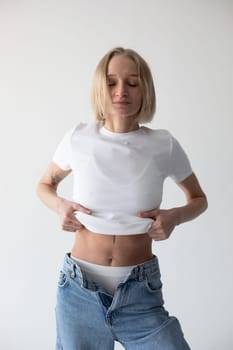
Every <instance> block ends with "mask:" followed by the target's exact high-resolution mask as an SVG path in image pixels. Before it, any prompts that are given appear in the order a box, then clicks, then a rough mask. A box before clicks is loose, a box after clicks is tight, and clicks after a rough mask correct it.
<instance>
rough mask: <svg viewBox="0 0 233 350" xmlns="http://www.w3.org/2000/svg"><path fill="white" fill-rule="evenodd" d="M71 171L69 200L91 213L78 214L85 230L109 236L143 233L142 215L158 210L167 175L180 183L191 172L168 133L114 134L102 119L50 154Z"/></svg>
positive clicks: (144, 220)
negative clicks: (70, 198) (70, 194)
mask: <svg viewBox="0 0 233 350" xmlns="http://www.w3.org/2000/svg"><path fill="white" fill-rule="evenodd" d="M53 162H54V163H56V164H57V165H58V166H59V167H60V168H61V169H63V170H69V169H72V171H73V179H74V188H73V200H74V201H75V202H77V203H79V204H81V205H83V206H84V207H86V208H88V209H90V210H91V211H92V214H91V215H88V214H85V213H82V212H80V211H77V212H76V213H75V215H76V216H77V218H78V220H79V221H80V222H81V223H82V224H83V225H84V226H85V227H86V228H87V229H89V230H90V231H92V232H96V233H102V234H111V235H129V234H140V233H146V232H147V231H148V230H149V229H150V227H151V224H152V223H153V219H151V218H140V217H138V216H137V215H138V214H139V212H141V211H147V210H152V209H155V208H159V206H160V204H161V201H162V193H163V183H164V180H165V178H166V177H168V176H169V177H171V178H172V179H173V180H174V181H175V182H180V181H182V180H184V179H185V178H186V177H188V176H189V175H191V174H192V168H191V165H190V162H189V160H188V158H187V155H186V153H185V152H184V150H183V149H182V147H181V146H180V144H179V143H178V141H177V140H176V139H175V138H174V137H173V136H172V135H171V134H170V132H169V131H167V130H154V129H150V128H148V127H145V126H140V128H139V129H137V130H135V131H130V132H127V133H115V132H112V131H110V130H108V129H106V128H105V126H104V124H103V122H102V121H93V122H90V123H80V124H79V125H78V126H76V127H75V128H72V129H71V130H69V131H68V132H67V133H66V134H65V136H64V138H63V139H62V141H61V143H60V144H59V145H58V148H57V150H56V152H55V154H54V156H53Z"/></svg>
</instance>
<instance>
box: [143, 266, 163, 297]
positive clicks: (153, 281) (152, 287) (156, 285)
mask: <svg viewBox="0 0 233 350" xmlns="http://www.w3.org/2000/svg"><path fill="white" fill-rule="evenodd" d="M160 277H161V276H160V272H159V271H157V272H154V273H152V274H150V275H148V276H146V278H145V280H144V283H145V286H146V288H147V290H148V291H149V292H150V293H156V292H161V290H162V285H163V284H162V281H161V278H160Z"/></svg>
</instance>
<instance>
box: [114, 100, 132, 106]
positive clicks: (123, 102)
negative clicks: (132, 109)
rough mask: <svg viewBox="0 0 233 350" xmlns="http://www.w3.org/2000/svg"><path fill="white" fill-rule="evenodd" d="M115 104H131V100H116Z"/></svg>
mask: <svg viewBox="0 0 233 350" xmlns="http://www.w3.org/2000/svg"><path fill="white" fill-rule="evenodd" d="M113 104H117V105H123V106H124V105H128V104H129V102H128V101H115V102H113Z"/></svg>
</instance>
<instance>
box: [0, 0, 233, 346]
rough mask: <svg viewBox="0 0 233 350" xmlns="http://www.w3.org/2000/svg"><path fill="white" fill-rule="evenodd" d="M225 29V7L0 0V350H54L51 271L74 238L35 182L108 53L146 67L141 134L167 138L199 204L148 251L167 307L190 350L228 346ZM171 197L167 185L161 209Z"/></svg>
mask: <svg viewBox="0 0 233 350" xmlns="http://www.w3.org/2000/svg"><path fill="white" fill-rule="evenodd" d="M232 23H233V5H232V1H230V0H229V1H227V0H225V1H223V0H219V1H216V0H213V1H210V0H209V1H208V0H203V1H201V0H199V1H189V0H187V1H185V0H183V1H182V0H178V1H172V0H170V1H169V0H168V1H162V0H160V1H159V0H154V1H152V0H151V1H150V0H144V1H139V0H138V1H137V0H134V1H133V0H128V1H126V0H125V1H123V0H118V1H110V0H100V1H98V2H97V1H94V0H92V1H90V0H86V1H84V0H83V1H80V0H76V1H75V0H73V1H72V0H66V1H58V0H57V1H55V0H54V1H53V0H42V1H29V0H28V1H23V0H22V1H20V0H19V1H10V0H9V1H4V0H1V1H0V54H1V56H0V60H1V61H0V100H1V102H0V117H1V123H0V127H1V134H0V166H1V182H0V195H1V197H0V199H1V200H0V206H1V208H0V213H1V245H0V269H1V272H0V277H1V289H0V291H1V298H0V315H1V316H0V349H2V350H31V349H33V350H42V349H43V350H51V349H53V348H54V342H55V319H54V306H55V296H56V284H57V277H58V271H59V269H60V265H61V263H62V260H63V256H64V254H65V252H67V251H69V250H70V247H71V244H72V242H73V234H72V233H68V232H64V231H62V230H61V228H60V225H59V220H58V217H57V215H56V214H55V213H53V212H52V211H49V210H48V209H47V208H46V207H45V206H43V205H42V204H41V202H40V201H39V200H38V198H37V197H36V194H35V188H36V185H37V182H38V180H39V178H40V176H41V175H42V173H43V172H44V170H45V168H46V167H47V164H48V163H49V162H50V160H51V157H52V154H53V152H54V150H55V148H56V146H57V144H58V142H59V141H60V139H61V137H62V136H63V134H64V132H65V131H66V130H67V129H69V128H70V127H72V126H74V125H75V124H76V123H78V122H80V121H83V122H85V121H89V120H92V118H93V115H92V111H91V107H90V100H89V94H90V86H91V80H92V76H93V72H94V69H95V66H96V64H97V63H98V61H99V60H100V58H101V57H102V56H103V55H104V54H105V53H106V51H108V50H109V49H111V48H112V47H115V46H119V45H121V46H124V47H130V48H133V49H135V50H137V51H138V52H139V53H140V54H141V55H142V56H143V57H144V58H145V59H146V60H147V62H148V63H149V65H150V67H151V70H152V72H153V76H154V79H155V85H156V91H157V98H158V108H157V114H156V117H155V119H154V121H153V122H152V123H151V124H149V125H148V126H150V127H152V128H165V129H169V130H170V131H171V132H172V133H173V134H174V135H175V136H176V137H177V138H178V140H179V141H180V143H181V144H182V145H183V147H184V149H185V150H186V152H187V154H188V156H189V157H190V160H191V163H192V166H193V169H194V171H195V172H196V174H197V176H198V178H199V180H200V183H201V185H202V187H203V189H204V191H205V192H206V194H207V196H208V200H209V208H208V211H206V212H205V213H204V214H203V215H202V216H200V217H199V218H198V219H196V220H194V221H192V222H188V223H185V224H183V225H181V226H178V227H177V228H176V230H175V231H174V233H173V235H172V236H171V237H170V239H169V240H167V241H163V242H159V243H156V244H154V252H155V254H157V255H158V256H159V259H160V267H161V272H162V276H163V283H164V297H165V302H166V307H167V309H168V310H169V311H170V313H171V314H174V315H176V316H177V317H178V318H179V320H180V322H181V324H182V327H183V330H184V333H185V336H186V338H187V340H188V342H189V343H190V345H191V348H192V349H195V350H219V349H221V350H231V349H232V348H233V332H232V315H233V306H232V295H233V283H232V266H233V254H232V244H233V238H232V237H233V231H232V196H233V180H232V175H233V172H232V160H233V141H232V127H233V123H232V112H233V111H232V90H233V70H232V62H233V49H232V48H233V46H232V37H233V25H232ZM71 188H72V177H69V178H68V179H66V180H65V181H64V183H63V184H62V185H61V188H60V193H61V194H62V195H64V196H67V198H71ZM184 202H185V201H184V195H183V193H181V191H180V190H179V188H178V187H177V186H176V185H175V184H174V183H173V182H172V181H171V180H169V179H168V180H166V182H165V187H164V200H163V205H162V207H164V208H169V207H172V206H177V205H183V204H184ZM116 349H122V348H121V346H120V345H119V344H118V345H117V346H116ZM70 350H73V349H70Z"/></svg>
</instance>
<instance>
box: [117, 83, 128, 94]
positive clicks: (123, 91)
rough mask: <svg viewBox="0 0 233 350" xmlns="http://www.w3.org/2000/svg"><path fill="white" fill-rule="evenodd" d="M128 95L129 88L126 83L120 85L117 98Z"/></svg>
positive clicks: (118, 85)
mask: <svg viewBox="0 0 233 350" xmlns="http://www.w3.org/2000/svg"><path fill="white" fill-rule="evenodd" d="M127 95H128V90H127V87H126V85H125V84H124V83H118V84H117V86H116V89H115V96H119V97H122V96H127Z"/></svg>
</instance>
